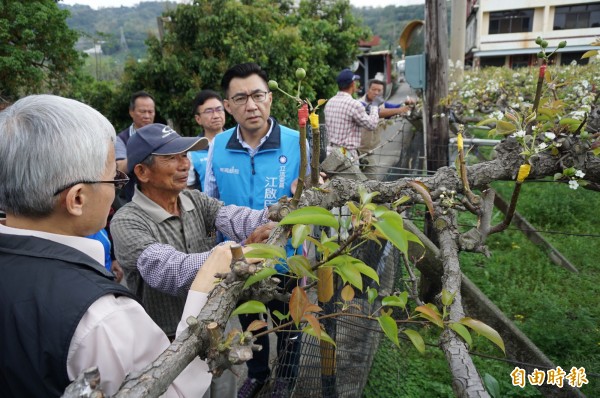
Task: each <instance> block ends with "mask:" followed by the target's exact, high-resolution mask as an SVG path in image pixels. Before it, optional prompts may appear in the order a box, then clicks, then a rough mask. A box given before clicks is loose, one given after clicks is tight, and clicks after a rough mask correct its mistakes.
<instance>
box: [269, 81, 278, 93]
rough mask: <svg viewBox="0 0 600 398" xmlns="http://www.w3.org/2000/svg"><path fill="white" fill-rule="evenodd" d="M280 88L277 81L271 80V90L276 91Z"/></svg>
mask: <svg viewBox="0 0 600 398" xmlns="http://www.w3.org/2000/svg"><path fill="white" fill-rule="evenodd" d="M278 88H279V84H277V81H275V80H269V90H271V91H274V90H277V89H278Z"/></svg>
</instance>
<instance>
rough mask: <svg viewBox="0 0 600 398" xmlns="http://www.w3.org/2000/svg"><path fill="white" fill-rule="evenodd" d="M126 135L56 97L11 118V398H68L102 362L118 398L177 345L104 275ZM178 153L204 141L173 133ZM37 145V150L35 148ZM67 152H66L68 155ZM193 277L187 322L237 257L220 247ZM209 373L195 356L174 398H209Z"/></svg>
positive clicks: (7, 379)
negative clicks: (118, 155) (120, 141)
mask: <svg viewBox="0 0 600 398" xmlns="http://www.w3.org/2000/svg"><path fill="white" fill-rule="evenodd" d="M115 138H116V136H115V130H114V128H113V127H112V125H111V124H110V122H109V121H108V120H107V119H106V118H105V117H104V116H102V115H101V114H100V113H99V112H97V111H96V110H94V109H92V108H90V107H89V106H87V105H85V104H82V103H80V102H77V101H74V100H70V99H67V98H62V97H57V96H52V95H35V96H29V97H25V98H23V99H20V100H19V101H17V102H16V103H14V104H13V105H12V106H10V107H8V108H7V109H5V110H3V111H2V112H0V181H2V183H1V184H0V208H1V209H3V210H4V211H5V213H6V218H5V219H0V272H1V273H2V278H0V303H2V305H1V306H0V319H1V320H2V322H0V337H1V338H0V352H2V355H0V396H2V397H60V396H62V394H63V392H64V390H65V388H66V387H67V385H68V384H69V383H70V382H71V381H73V380H74V379H75V378H76V377H77V376H78V375H79V374H80V373H82V372H83V371H84V370H86V369H88V368H90V367H92V366H98V368H99V370H100V376H101V383H100V386H101V388H102V390H103V392H104V393H105V394H106V395H107V396H112V395H114V394H115V393H116V391H117V390H118V389H119V386H120V385H121V383H122V382H123V380H124V378H125V376H126V375H128V374H133V373H136V372H139V371H141V370H142V369H143V368H144V367H146V366H147V365H149V364H151V363H152V361H154V360H155V359H156V358H157V357H158V356H159V355H160V354H161V353H162V352H163V351H164V350H165V349H166V348H167V347H168V346H169V339H168V338H167V336H166V335H165V333H164V332H163V331H162V330H161V328H160V327H159V325H157V324H156V323H155V322H153V320H152V319H151V318H150V316H149V315H148V314H147V313H146V311H145V310H144V308H143V307H142V306H141V305H140V303H139V302H138V300H137V298H136V297H135V296H134V295H133V294H132V293H131V292H130V291H129V290H127V289H126V288H125V287H124V286H121V285H120V284H118V283H116V282H115V281H114V276H113V275H112V274H111V273H110V272H109V271H108V270H106V268H105V267H104V250H103V248H102V245H101V244H100V243H99V242H97V241H94V240H92V239H87V238H84V237H85V236H87V235H89V234H91V233H93V232H96V231H98V230H100V229H101V228H103V227H104V225H105V223H106V217H107V215H108V212H109V209H110V205H111V203H112V201H113V198H114V196H115V187H120V186H122V185H123V184H125V183H126V182H127V177H126V176H124V175H123V174H122V173H120V172H118V171H117V169H116V161H115V146H114V142H115ZM172 138H173V140H171V141H170V143H169V144H170V150H171V151H175V152H179V151H184V150H186V149H188V148H190V147H193V146H196V145H198V143H199V140H198V139H194V138H187V139H186V138H181V137H172ZM32 143H35V144H32ZM57 148H60V150H57ZM205 260H206V261H203V266H202V267H196V268H195V270H194V271H190V272H191V276H190V280H191V281H190V284H189V285H188V286H187V287H188V288H189V287H190V285H191V289H190V291H189V292H188V291H187V289H186V291H185V292H182V294H183V298H182V301H183V302H184V303H185V309H182V310H181V311H180V313H179V314H178V315H179V316H180V317H181V318H180V319H179V320H178V321H177V322H178V323H179V328H178V331H180V330H183V329H185V327H186V326H185V325H186V324H185V320H186V319H187V317H188V316H190V315H197V314H198V313H199V312H200V311H201V309H202V307H203V306H204V304H205V303H206V301H207V296H208V293H209V292H210V290H211V289H212V287H213V285H214V283H215V281H216V279H215V278H214V275H215V273H217V272H228V270H229V264H230V261H231V254H230V253H229V249H228V248H227V247H226V246H223V247H219V248H218V249H217V250H215V251H214V252H213V254H212V255H211V256H210V257H209V258H208V259H205ZM207 369H208V366H207V365H206V363H204V362H203V361H201V360H200V359H199V358H196V359H194V361H193V362H192V363H190V364H189V365H188V366H187V367H186V368H185V369H184V370H183V372H182V373H181V374H180V375H179V376H178V377H177V378H176V379H175V381H174V382H173V383H172V384H171V386H169V387H168V389H167V391H166V392H165V395H164V396H166V397H194V398H196V397H202V396H203V394H204V393H205V391H206V390H207V389H208V386H209V384H210V381H211V375H210V373H208V372H207Z"/></svg>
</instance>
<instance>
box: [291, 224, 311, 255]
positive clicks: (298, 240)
mask: <svg viewBox="0 0 600 398" xmlns="http://www.w3.org/2000/svg"><path fill="white" fill-rule="evenodd" d="M308 234H310V227H309V226H308V225H306V224H296V225H294V226H293V227H292V246H293V247H294V249H297V248H299V247H300V246H301V245H302V244H303V243H304V241H305V240H306V237H307V236H308Z"/></svg>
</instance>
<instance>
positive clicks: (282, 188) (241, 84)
mask: <svg viewBox="0 0 600 398" xmlns="http://www.w3.org/2000/svg"><path fill="white" fill-rule="evenodd" d="M267 82H268V77H267V73H266V72H265V71H264V70H263V69H261V67H260V66H259V65H257V64H255V63H245V64H239V65H235V66H233V67H232V68H230V69H229V70H227V71H226V72H225V74H224V76H223V79H222V80H221V88H222V90H223V93H224V94H225V100H224V106H225V109H226V110H227V112H228V113H229V114H231V115H232V116H233V118H234V119H235V121H236V122H237V123H238V124H237V125H236V126H235V127H233V128H231V129H229V130H227V131H225V132H223V133H221V134H219V135H217V136H216V137H215V139H214V141H213V144H212V145H211V147H210V149H209V152H208V162H207V168H206V179H205V192H206V194H207V195H209V196H213V197H215V198H219V199H220V200H222V201H223V202H224V203H225V204H226V205H231V204H235V205H238V206H248V207H250V208H253V209H263V208H265V207H268V206H270V205H272V204H275V203H276V202H277V200H278V199H279V198H280V197H282V196H284V195H286V196H288V197H291V196H292V192H293V187H294V186H295V182H296V181H297V178H298V175H299V168H300V140H299V137H300V133H299V132H298V131H296V130H292V129H290V128H288V127H285V126H282V125H280V124H279V123H278V122H277V121H276V120H275V119H274V118H272V117H271V102H272V101H273V97H272V93H271V92H270V91H269V88H268V84H267ZM290 249H291V250H290ZM293 254H294V251H293V248H291V247H290V248H289V249H288V256H290V255H293ZM277 270H278V271H279V272H280V273H281V274H285V273H287V270H286V269H285V268H284V267H278V268H277ZM281 279H282V283H281V284H280V285H281V286H283V285H285V283H286V282H287V280H288V278H287V277H285V276H283V277H282V278H281ZM267 307H269V309H270V310H271V311H274V310H278V311H279V312H281V313H282V314H285V313H287V312H288V306H287V303H283V302H281V301H278V300H273V301H271V302H269V303H267ZM256 319H258V317H257V316H256V315H245V316H240V323H241V324H242V327H243V328H247V327H248V325H250V323H252V321H254V320H256ZM276 335H277V353H278V358H283V359H282V360H281V361H280V363H279V366H278V367H277V375H276V381H275V386H274V391H273V394H272V396H287V395H288V394H289V393H290V389H291V388H292V385H293V382H294V381H295V377H296V374H297V361H298V351H299V339H300V337H299V336H297V334H296V333H293V332H289V331H287V332H286V331H284V332H282V333H277V334H276ZM256 344H259V345H262V347H263V348H262V350H261V351H259V352H254V357H253V359H252V360H250V361H248V362H247V366H248V378H247V379H246V380H245V382H244V384H243V385H242V386H241V388H240V390H239V392H238V397H240V398H249V397H253V396H254V395H256V394H257V393H258V392H259V391H260V390H261V388H262V387H263V385H264V384H265V383H266V381H267V379H268V377H269V375H270V369H269V339H268V337H267V336H264V337H261V338H259V339H258V340H257V341H256Z"/></svg>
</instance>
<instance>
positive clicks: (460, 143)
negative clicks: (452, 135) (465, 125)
mask: <svg viewBox="0 0 600 398" xmlns="http://www.w3.org/2000/svg"><path fill="white" fill-rule="evenodd" d="M456 144H457V145H458V151H459V152H460V151H462V150H463V136H462V134H461V133H458V135H457V137H456Z"/></svg>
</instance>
